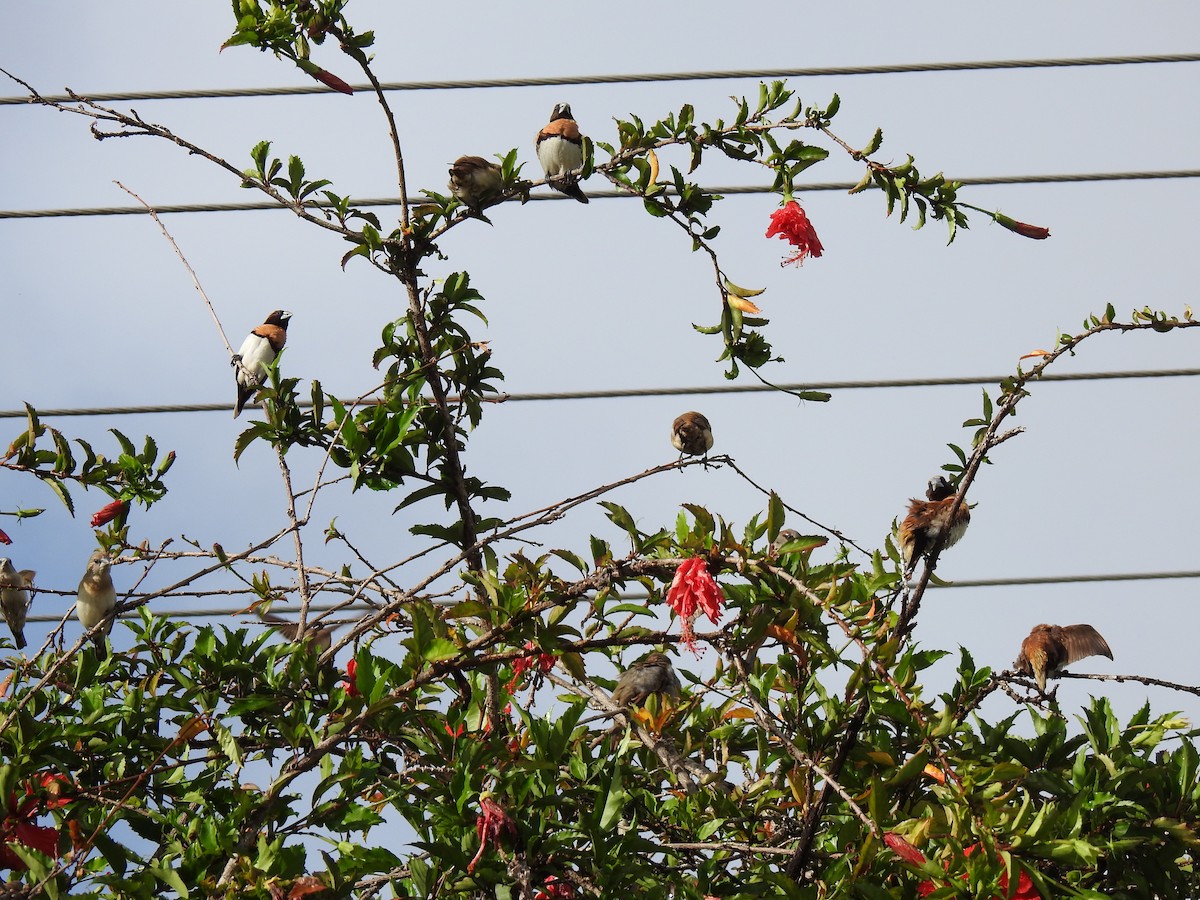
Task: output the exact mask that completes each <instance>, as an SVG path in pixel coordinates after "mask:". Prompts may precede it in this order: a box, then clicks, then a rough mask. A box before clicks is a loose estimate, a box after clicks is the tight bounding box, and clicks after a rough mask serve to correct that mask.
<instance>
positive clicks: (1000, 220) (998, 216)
mask: <svg viewBox="0 0 1200 900" xmlns="http://www.w3.org/2000/svg"><path fill="white" fill-rule="evenodd" d="M992 219H993V220H994V221H995V222H996V224H997V225H1001V226H1003V227H1004V228H1007V229H1008V230H1009V231H1011V232H1013V233H1014V234H1019V235H1021V237H1027V238H1030V239H1031V240H1035V241H1044V240H1045V239H1046V238H1048V237H1050V229H1049V228H1043V227H1042V226H1041V225H1030V224H1029V223H1028V222H1018V221H1017V220H1016V219H1011V218H1009V217H1008V216H1006V215H1004V213H992Z"/></svg>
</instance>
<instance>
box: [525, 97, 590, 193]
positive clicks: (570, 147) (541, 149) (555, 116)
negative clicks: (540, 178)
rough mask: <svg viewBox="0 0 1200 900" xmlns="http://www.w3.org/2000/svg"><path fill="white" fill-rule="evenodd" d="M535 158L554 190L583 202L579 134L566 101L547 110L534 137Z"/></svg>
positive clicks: (581, 150) (581, 144)
mask: <svg viewBox="0 0 1200 900" xmlns="http://www.w3.org/2000/svg"><path fill="white" fill-rule="evenodd" d="M534 146H535V147H536V148H537V158H538V162H540V163H541V164H542V171H544V172H545V173H546V180H547V181H549V182H550V184H551V185H552V186H553V187H554V189H555V190H557V191H560V192H562V193H564V194H566V195H567V196H568V197H574V198H575V199H576V200H578V201H579V202H580V203H587V202H588V198H587V195H585V194H584V193H583V191H582V190H581V189H580V187H579V170H580V169H581V168H582V167H583V135H581V134H580V133H579V126H578V125H577V124H576V123H575V117H574V116H572V115H571V106H570V104H568V103H559V104H558V105H557V106H555V107H554V110H553V112H551V113H550V121H549V123H548V124H546V125H545V126H544V127H543V128H542V130H541V131H539V132H538V134H537V139H536V140H535V141H534Z"/></svg>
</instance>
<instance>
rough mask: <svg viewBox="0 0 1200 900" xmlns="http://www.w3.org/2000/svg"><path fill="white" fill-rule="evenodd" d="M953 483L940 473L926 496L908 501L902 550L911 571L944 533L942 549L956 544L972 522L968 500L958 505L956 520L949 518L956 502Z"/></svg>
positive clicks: (901, 531)
mask: <svg viewBox="0 0 1200 900" xmlns="http://www.w3.org/2000/svg"><path fill="white" fill-rule="evenodd" d="M955 493H956V492H955V488H954V485H953V484H951V483H950V482H949V481H947V480H946V479H945V478H943V477H942V476H941V475H938V476H935V477H934V478H931V479H930V480H929V486H928V487H927V488H926V490H925V496H926V498H927V499H925V500H916V499H912V500H910V501H909V504H908V515H907V516H905V517H904V521H903V522H901V523H900V552H901V553H902V554H903V556H904V568H905V570H906V571H911V570H912V569H913V568H915V567H916V565H917V561H918V560H919V559H920V558H921V557H922V556H924V555H925V554H926V553H928V552H929V551H930V549H931V548H932V547H933V545H934V543H935V542H936V541H937V540H938V538H939V537H941V536H942V534H943V533H944V534H945V535H946V540H945V543H943V544H942V549H943V550H945V549H946V548H947V547H953V546H954V545H955V544H957V543H958V541H959V538H961V537H962V536H963V534H964V533H965V532H966V530H967V525H969V524H970V522H971V510H970V509H968V508H967V504H966V502H963V503H962V504H961V505H960V506H959V507H958V512H956V513H955V514H954V521H950V520H949V514H950V507H951V506H953V505H954V498H955Z"/></svg>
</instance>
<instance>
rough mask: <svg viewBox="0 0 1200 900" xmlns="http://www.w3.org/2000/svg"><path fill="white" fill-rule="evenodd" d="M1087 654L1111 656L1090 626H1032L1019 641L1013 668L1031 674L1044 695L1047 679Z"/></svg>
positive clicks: (1106, 646) (1101, 638)
mask: <svg viewBox="0 0 1200 900" xmlns="http://www.w3.org/2000/svg"><path fill="white" fill-rule="evenodd" d="M1088 656H1107V657H1108V658H1109V659H1112V658H1113V655H1112V650H1111V649H1110V648H1109V646H1108V641H1106V640H1105V639H1104V638H1103V637H1101V636H1100V632H1098V631H1097V630H1096V629H1095V628H1093V627H1092V626H1091V625H1044V624H1043V625H1035V626H1034V629H1033V631H1031V632H1029V637H1027V638H1025V640H1023V641H1021V655H1020V656H1018V657H1017V661H1016V662H1015V663H1013V668H1015V669H1016V670H1017V671H1018V672H1021V673H1023V674H1025V675H1032V676H1033V677H1034V680H1036V681H1037V685H1038V689H1039V690H1041V692H1042V693H1043V694H1044V693H1046V679H1047V678H1053V677H1054V676H1056V675H1058V674H1059V673H1061V672H1062V670H1063V669H1064V668H1066V667H1067V666H1069V665H1070V664H1071V663H1073V662H1078V661H1079V660H1081V659H1084V658H1085V657H1088Z"/></svg>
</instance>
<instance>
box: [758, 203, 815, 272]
mask: <svg viewBox="0 0 1200 900" xmlns="http://www.w3.org/2000/svg"><path fill="white" fill-rule="evenodd" d="M776 236H778V237H781V238H783V239H784V240H785V241H787V242H788V243H789V244H791V245H792V246H793V247H795V248H796V249H795V250H794V251H793V252H792V255H791V256H789V257H788V258H787V259H785V260H784V261H783V262H782V263H780V265H783V266H786V265H790V264H791V263H795V264H796V265H798V266H799V265H803V263H804V260H805V259H806V258H807V257H809V256H811V257H814V258H816V257H818V256H820V255H821V254H822V253H824V252H825V248H824V247H822V246H821V239H820V238H818V237H817V232H816V229H815V228H813V226H812V222H810V221H808V216H806V215H805V214H804V210H803V209H801V208H800V204H799V203H797V202H796V201H795V200H789V201H788V202H787V203H785V204H783V206H781V207H779V209H777V210H775V212H773V213H771V225H770V227H768V228H767V237H769V238H772V237H776Z"/></svg>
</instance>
